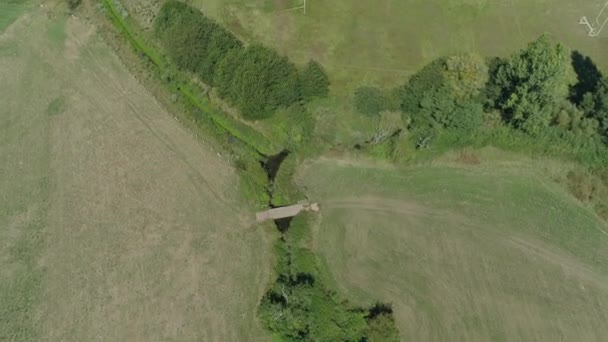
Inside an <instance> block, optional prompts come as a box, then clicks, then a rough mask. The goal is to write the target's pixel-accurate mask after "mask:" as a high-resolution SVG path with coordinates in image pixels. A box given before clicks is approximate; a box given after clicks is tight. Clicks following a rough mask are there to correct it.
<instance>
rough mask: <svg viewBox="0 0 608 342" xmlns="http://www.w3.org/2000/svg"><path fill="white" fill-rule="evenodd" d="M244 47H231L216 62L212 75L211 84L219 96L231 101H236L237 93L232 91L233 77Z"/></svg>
mask: <svg viewBox="0 0 608 342" xmlns="http://www.w3.org/2000/svg"><path fill="white" fill-rule="evenodd" d="M244 52H245V50H244V49H232V50H230V51H228V53H226V56H224V58H223V59H222V60H221V61H220V62H219V63H218V65H217V68H216V71H215V73H214V75H213V84H214V85H215V88H216V90H217V93H218V94H219V96H220V97H222V98H224V99H227V100H229V101H231V102H236V100H237V94H236V93H234V92H233V87H232V85H233V79H234V75H235V73H236V69H237V68H238V67H239V65H240V64H241V59H242V55H243V54H244Z"/></svg>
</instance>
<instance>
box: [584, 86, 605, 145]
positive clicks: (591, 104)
mask: <svg viewBox="0 0 608 342" xmlns="http://www.w3.org/2000/svg"><path fill="white" fill-rule="evenodd" d="M584 102H586V103H587V105H586V106H585V107H587V108H586V114H587V115H588V116H589V117H590V118H593V119H595V120H597V122H598V123H599V131H600V134H602V136H604V138H608V78H604V79H602V80H601V82H600V83H599V85H598V86H597V89H596V90H595V92H594V93H587V95H586V96H585V101H584Z"/></svg>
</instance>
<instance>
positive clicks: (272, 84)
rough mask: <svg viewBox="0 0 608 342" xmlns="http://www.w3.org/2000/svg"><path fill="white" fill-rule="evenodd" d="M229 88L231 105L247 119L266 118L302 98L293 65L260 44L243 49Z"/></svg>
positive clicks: (296, 71) (296, 72)
mask: <svg viewBox="0 0 608 342" xmlns="http://www.w3.org/2000/svg"><path fill="white" fill-rule="evenodd" d="M230 88H231V93H232V96H233V98H234V101H233V102H234V104H235V105H236V106H237V107H238V108H239V109H240V110H241V113H242V114H243V115H244V116H245V118H248V119H262V118H265V117H268V116H270V115H271V114H272V112H273V111H274V110H275V109H277V108H278V107H280V106H289V105H291V104H293V103H295V102H297V101H299V100H300V99H302V86H301V83H300V79H299V75H298V70H297V69H296V67H295V65H294V64H293V63H291V62H290V61H289V60H288V59H287V58H286V57H284V56H280V55H279V54H277V53H276V52H275V51H274V50H271V49H268V48H266V47H263V46H261V45H252V46H249V47H248V48H247V49H245V51H244V53H243V54H242V55H241V56H240V64H239V66H238V67H237V68H236V70H235V72H234V76H233V78H232V84H231V85H230Z"/></svg>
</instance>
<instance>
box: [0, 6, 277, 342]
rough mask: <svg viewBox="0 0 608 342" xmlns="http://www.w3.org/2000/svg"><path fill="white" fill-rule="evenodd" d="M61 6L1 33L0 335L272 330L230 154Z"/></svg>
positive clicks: (258, 333)
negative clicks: (262, 318)
mask: <svg viewBox="0 0 608 342" xmlns="http://www.w3.org/2000/svg"><path fill="white" fill-rule="evenodd" d="M0 8H1V6H0ZM53 8H54V7H52V6H48V7H47V8H42V7H38V6H35V8H34V9H33V10H32V11H30V12H27V13H24V14H23V15H22V16H21V18H19V19H17V20H16V21H15V22H14V23H13V24H12V25H11V26H9V27H8V28H6V30H4V32H2V33H1V34H0V79H2V82H1V83H0V340H1V341H243V340H265V339H268V338H269V335H268V333H267V332H266V331H265V330H264V329H263V327H262V325H261V324H260V323H258V321H257V318H256V312H257V303H258V300H259V298H260V297H261V296H262V295H263V293H264V291H265V289H266V285H267V283H268V282H269V281H270V267H271V260H270V252H269V250H270V246H269V245H270V242H268V241H267V240H268V238H267V237H266V236H265V235H264V233H263V230H254V229H251V224H252V220H253V217H254V216H253V213H252V212H251V211H250V210H249V209H248V205H247V204H246V203H245V201H243V200H242V199H240V198H239V196H240V193H239V191H238V184H239V181H238V177H237V175H236V172H235V169H234V168H233V167H232V166H231V165H230V164H229V163H228V162H227V161H226V160H224V159H222V158H221V157H219V156H218V154H217V150H215V151H214V147H213V146H214V145H212V144H203V143H202V142H201V141H200V140H197V139H195V137H194V135H193V134H191V133H189V132H188V130H186V129H185V128H184V127H182V126H181V124H180V123H178V122H176V120H174V119H173V117H172V115H170V114H169V113H167V112H166V110H165V109H164V108H163V106H161V105H160V104H159V102H158V101H157V100H156V99H155V98H154V97H153V96H152V95H151V94H150V93H148V92H147V91H146V89H145V88H144V87H143V86H142V85H141V84H140V83H139V82H138V81H137V80H136V79H135V78H134V77H133V76H132V75H131V74H130V73H129V71H128V70H127V69H126V68H125V67H124V65H123V64H122V63H121V62H120V60H119V59H118V58H117V57H116V56H115V55H114V54H113V53H112V50H111V49H110V48H109V47H108V45H106V44H105V43H104V42H103V41H102V40H101V39H100V37H99V35H97V34H96V31H95V30H96V29H95V28H94V27H93V26H92V25H91V24H90V23H89V22H86V21H84V20H83V19H80V18H78V17H76V18H73V17H70V16H66V15H65V14H64V13H65V10H64V9H63V8H62V6H59V7H57V8H55V9H56V10H53Z"/></svg>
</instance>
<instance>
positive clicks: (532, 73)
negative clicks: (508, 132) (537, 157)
mask: <svg viewBox="0 0 608 342" xmlns="http://www.w3.org/2000/svg"><path fill="white" fill-rule="evenodd" d="M567 57H568V51H567V50H566V49H565V48H564V47H563V46H561V45H559V44H557V45H555V44H553V43H552V41H551V39H550V38H549V37H548V36H547V35H543V36H541V37H540V38H539V39H538V40H536V41H534V42H532V43H531V44H529V45H528V47H527V48H526V49H524V50H522V51H519V52H518V53H516V54H514V55H513V56H511V58H510V59H507V60H502V61H501V60H498V61H497V62H496V63H494V65H493V68H492V74H491V78H490V82H489V88H490V90H489V92H488V94H490V96H492V97H493V98H492V101H491V102H492V103H494V105H495V107H496V109H499V110H501V111H502V112H503V114H504V115H505V119H506V120H507V122H509V123H510V124H512V125H514V126H515V127H517V128H521V129H523V130H525V131H526V132H528V133H531V134H540V133H541V131H542V130H543V129H544V128H546V127H547V126H549V124H550V123H551V120H552V117H553V114H554V113H555V110H556V107H557V106H559V104H560V103H561V102H562V100H564V99H566V97H567V95H568V86H569V74H568V71H569V70H570V65H569V64H568V58H567Z"/></svg>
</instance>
